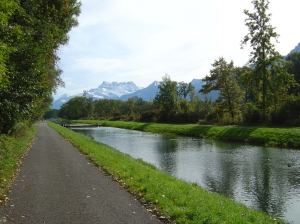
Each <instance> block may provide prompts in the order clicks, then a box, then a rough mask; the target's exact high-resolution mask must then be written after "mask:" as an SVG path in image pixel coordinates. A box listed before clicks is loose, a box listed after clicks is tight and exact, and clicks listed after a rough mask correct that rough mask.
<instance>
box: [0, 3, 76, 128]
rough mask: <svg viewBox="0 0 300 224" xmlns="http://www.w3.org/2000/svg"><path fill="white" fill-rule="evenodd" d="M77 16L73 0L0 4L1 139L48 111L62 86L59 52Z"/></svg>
mask: <svg viewBox="0 0 300 224" xmlns="http://www.w3.org/2000/svg"><path fill="white" fill-rule="evenodd" d="M79 13H80V3H79V2H78V1H77V0H18V1H16V0H1V1H0V134H8V133H13V132H14V131H15V130H16V129H18V127H20V126H22V125H30V124H32V123H33V122H35V121H36V120H38V119H41V118H42V116H43V114H44V113H45V112H46V111H47V110H49V106H50V105H51V103H52V97H51V95H52V92H55V90H56V88H57V87H58V86H59V85H63V81H62V80H61V78H60V74H61V72H62V71H61V70H60V68H59V67H58V65H57V62H58V60H59V57H58V54H57V53H58V50H59V48H60V46H62V45H65V44H67V42H68V35H67V34H68V32H69V31H70V29H71V28H72V27H74V26H76V25H77V19H76V18H77V16H78V15H79Z"/></svg>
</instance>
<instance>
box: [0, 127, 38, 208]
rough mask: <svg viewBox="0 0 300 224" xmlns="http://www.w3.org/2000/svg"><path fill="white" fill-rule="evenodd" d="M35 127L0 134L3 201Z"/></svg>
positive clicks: (29, 143) (0, 169)
mask: <svg viewBox="0 0 300 224" xmlns="http://www.w3.org/2000/svg"><path fill="white" fill-rule="evenodd" d="M36 130H37V129H36V127H32V128H27V129H26V130H23V131H20V130H19V131H18V132H17V135H14V136H9V135H0V200H1V201H2V202H3V201H5V198H6V195H7V192H8V190H9V187H10V183H11V180H12V179H13V177H14V175H15V174H16V172H17V169H18V167H19V161H20V159H21V158H22V157H23V156H24V154H25V153H26V151H27V150H28V148H29V147H30V146H31V142H32V140H33V137H34V135H35V133H36Z"/></svg>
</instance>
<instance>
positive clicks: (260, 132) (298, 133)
mask: <svg viewBox="0 0 300 224" xmlns="http://www.w3.org/2000/svg"><path fill="white" fill-rule="evenodd" d="M72 122H73V123H86V124H101V125H104V126H111V127H117V128H126V129H132V130H140V131H146V132H155V133H174V134H178V135H185V136H193V137H200V138H212V139H220V140H230V141H239V142H245V143H254V144H259V145H265V146H278V147H290V148H300V129H299V128H269V127H244V126H214V125H195V124H186V125H176V124H157V123H141V122H128V121H101V120H76V121H75V120H74V121H72Z"/></svg>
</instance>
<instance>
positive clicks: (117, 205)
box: [0, 123, 161, 224]
mask: <svg viewBox="0 0 300 224" xmlns="http://www.w3.org/2000/svg"><path fill="white" fill-rule="evenodd" d="M20 169H21V170H20V173H19V174H18V176H17V178H16V180H15V181H14V183H13V187H12V191H11V193H10V194H9V199H10V200H9V201H8V203H7V204H6V205H5V206H4V207H3V208H2V209H1V210H0V223H1V222H4V223H105V224H107V223H114V224H117V223H130V224H132V223H139V224H141V223H161V222H160V221H159V220H158V219H157V218H156V217H155V216H152V214H151V213H149V212H147V211H146V209H145V208H144V207H143V206H142V205H141V203H140V202H139V201H137V200H135V199H134V197H133V196H132V195H131V194H130V193H128V192H127V191H126V190H124V189H123V188H121V187H119V185H118V183H117V182H116V181H114V180H112V179H111V178H110V177H109V176H106V175H105V174H103V173H102V172H101V171H100V170H99V169H97V168H96V167H95V166H94V165H93V164H92V163H90V162H89V161H88V160H87V159H86V158H85V157H84V156H83V155H82V154H80V153H79V151H78V150H77V149H76V148H74V147H73V146H71V145H70V144H69V143H68V142H67V141H66V140H64V139H63V138H62V137H61V136H60V135H59V134H58V133H57V132H56V131H54V130H53V129H52V128H50V127H48V125H47V124H46V123H40V124H39V125H38V134H37V137H36V139H35V141H34V144H33V146H32V148H31V149H30V150H29V152H28V155H27V156H26V158H25V159H24V161H23V164H22V166H21V168H20ZM1 220H2V221H1Z"/></svg>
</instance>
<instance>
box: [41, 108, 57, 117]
mask: <svg viewBox="0 0 300 224" xmlns="http://www.w3.org/2000/svg"><path fill="white" fill-rule="evenodd" d="M43 118H45V119H51V118H58V110H57V109H51V110H49V111H47V112H46V113H45V114H44V116H43Z"/></svg>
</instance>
